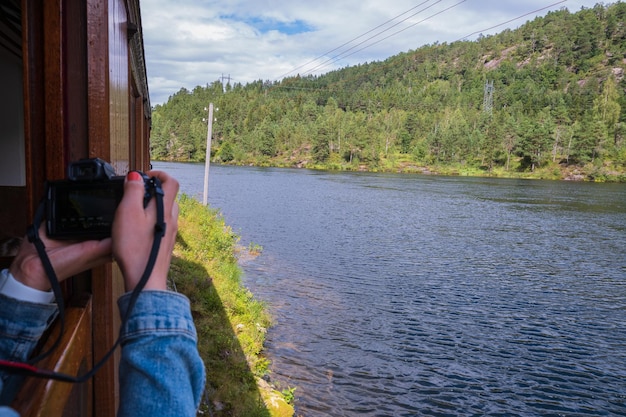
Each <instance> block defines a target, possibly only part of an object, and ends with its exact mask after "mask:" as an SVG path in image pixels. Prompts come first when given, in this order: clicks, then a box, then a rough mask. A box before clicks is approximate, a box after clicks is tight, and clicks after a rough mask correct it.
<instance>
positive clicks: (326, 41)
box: [140, 0, 613, 106]
mask: <svg viewBox="0 0 626 417" xmlns="http://www.w3.org/2000/svg"><path fill="white" fill-rule="evenodd" d="M597 3H604V4H610V3H613V1H605V2H601V1H596V0H565V1H560V0H524V1H519V0H386V1H380V0H317V1H311V0H222V1H216V0H142V1H141V5H140V7H141V15H142V26H143V36H144V48H145V58H146V67H147V72H148V86H149V91H150V101H151V104H152V105H153V106H154V105H157V104H163V103H165V102H167V100H168V98H169V97H170V96H171V95H173V94H175V93H176V92H178V91H179V90H180V89H181V88H183V87H184V88H187V89H189V90H192V89H193V88H195V87H196V86H199V85H200V86H206V85H207V84H211V83H213V82H215V81H222V82H224V83H227V82H229V81H230V83H231V84H233V83H241V84H246V83H249V82H253V81H257V80H263V81H266V80H269V81H279V80H281V79H283V78H284V77H286V76H295V75H298V74H300V75H310V74H312V75H320V74H324V73H327V72H329V71H332V70H336V69H339V68H344V67H347V66H353V65H357V64H361V63H366V62H373V61H383V60H385V59H387V58H389V57H391V56H393V55H397V54H399V53H401V52H408V51H411V50H415V49H418V48H420V47H421V46H424V45H429V44H433V43H436V42H439V43H444V42H446V43H451V42H455V41H457V40H461V39H467V40H475V39H476V38H477V37H478V36H479V34H483V35H490V34H495V33H499V32H502V31H503V30H505V29H507V28H510V29H514V28H516V27H519V26H520V25H522V24H524V23H525V22H527V21H528V20H532V19H534V18H535V17H536V16H543V15H545V14H546V13H548V12H549V11H553V10H560V9H562V8H567V9H568V10H569V11H570V12H577V11H579V10H580V9H581V8H582V7H585V8H593V7H594V6H595V5H596V4H597ZM540 9H541V10H540Z"/></svg>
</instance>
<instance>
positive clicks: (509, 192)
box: [155, 163, 626, 417]
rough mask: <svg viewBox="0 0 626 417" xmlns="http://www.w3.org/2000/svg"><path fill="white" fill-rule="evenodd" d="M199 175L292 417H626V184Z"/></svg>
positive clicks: (195, 178)
mask: <svg viewBox="0 0 626 417" xmlns="http://www.w3.org/2000/svg"><path fill="white" fill-rule="evenodd" d="M155 168H158V169H164V170H166V171H168V172H170V173H172V174H173V175H174V176H175V177H176V178H178V179H179V180H180V182H181V191H182V192H184V193H186V194H189V195H192V196H198V197H199V199H200V200H202V190H203V178H204V168H203V165H201V164H178V163H155ZM210 173H211V179H210V183H209V195H208V198H209V203H210V205H211V206H212V207H215V208H218V209H219V210H220V211H221V212H222V213H223V215H224V217H225V219H226V222H227V223H228V224H229V225H231V226H232V227H233V229H234V230H235V231H236V232H237V233H238V234H240V235H241V237H242V242H243V243H244V244H248V243H249V242H253V243H254V244H258V245H261V246H262V247H263V252H262V255H261V256H259V257H258V258H256V259H254V260H251V261H248V262H246V263H245V264H244V265H243V267H244V271H245V277H244V282H245V285H246V286H247V287H248V288H250V290H251V291H252V292H253V293H254V294H255V296H256V297H257V298H259V299H261V300H263V301H265V302H267V303H268V306H269V309H270V311H271V313H272V315H273V317H274V326H273V327H272V328H271V329H270V331H269V333H268V337H267V343H266V346H267V352H266V353H267V355H268V357H269V358H270V359H271V361H272V374H271V378H272V380H273V381H274V382H275V383H278V384H279V385H280V386H281V387H283V388H287V387H296V391H295V395H296V400H297V401H296V410H297V413H298V414H299V415H302V416H333V417H337V416H356V415H358V416H469V415H475V416H479V415H480V416H503V415H507V416H537V415H554V416H618V415H619V416H624V415H626V185H624V184H591V183H574V182H557V181H531V180H516V179H493V178H466V177H437V176H424V175H405V174H402V175H394V174H374V173H334V172H326V171H311V170H295V169H294V170H292V169H273V168H253V167H229V166H212V167H211V171H210Z"/></svg>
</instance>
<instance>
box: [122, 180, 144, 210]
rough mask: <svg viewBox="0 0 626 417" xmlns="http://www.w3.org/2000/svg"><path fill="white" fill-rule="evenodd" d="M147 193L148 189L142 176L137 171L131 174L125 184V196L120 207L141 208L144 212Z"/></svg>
mask: <svg viewBox="0 0 626 417" xmlns="http://www.w3.org/2000/svg"><path fill="white" fill-rule="evenodd" d="M145 192H146V189H145V185H144V180H143V177H142V176H141V174H140V173H139V172H137V171H131V172H129V173H128V175H127V176H126V181H125V182H124V196H123V198H122V201H121V202H120V205H124V207H125V208H126V209H129V208H135V207H141V210H143V198H144V194H145Z"/></svg>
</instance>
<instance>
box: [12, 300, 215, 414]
mask: <svg viewBox="0 0 626 417" xmlns="http://www.w3.org/2000/svg"><path fill="white" fill-rule="evenodd" d="M129 297H130V294H126V295H124V296H122V297H120V299H119V300H118V305H119V308H120V313H121V315H122V317H123V316H124V315H125V314H126V309H127V306H128V299H129ZM56 311H57V309H56V305H55V304H35V303H28V302H24V301H20V300H16V299H13V298H11V297H6V296H4V295H2V294H0V358H1V359H7V360H13V361H25V360H26V359H27V358H28V356H29V355H30V353H31V351H32V349H33V348H34V347H35V345H36V344H37V341H38V340H39V338H40V337H41V335H42V334H43V332H44V331H45V329H46V328H47V327H48V324H49V322H50V321H51V320H52V319H53V318H54V316H55V315H56ZM120 335H121V338H122V339H121V340H122V357H121V361H120V374H119V377H120V408H119V410H118V416H120V417H126V416H143V415H146V416H148V415H150V416H152V415H159V416H165V417H167V416H195V415H196V409H197V407H198V406H199V403H200V399H201V395H202V392H203V388H204V381H205V371H204V365H203V363H202V360H201V359H200V355H199V353H198V350H197V338H196V330H195V326H194V324H193V320H192V318H191V311H190V308H189V301H188V300H187V298H186V297H185V296H183V295H180V294H176V293H172V292H167V291H145V292H142V293H141V294H140V296H139V298H138V299H137V304H136V305H135V308H134V309H133V311H132V315H131V317H130V320H129V321H128V323H127V324H126V326H125V327H124V328H123V329H121V332H120ZM0 376H1V379H0V392H1V397H2V399H3V400H4V401H3V402H1V403H0V404H7V403H8V402H10V399H11V398H12V397H13V395H14V394H15V392H14V391H15V390H16V387H19V385H20V381H15V380H13V379H12V378H14V377H13V376H10V375H7V374H4V373H1V374H0ZM9 416H10V417H16V416H17V413H15V412H14V411H13V410H11V409H9V408H8V407H5V406H0V417H9Z"/></svg>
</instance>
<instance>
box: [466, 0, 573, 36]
mask: <svg viewBox="0 0 626 417" xmlns="http://www.w3.org/2000/svg"><path fill="white" fill-rule="evenodd" d="M566 1H567V0H561V1H558V2H556V3H552V4H551V5H549V6H546V7H542V8H541V9H537V10H533V11H532V12H528V13H526V14H523V15H521V16H517V17H515V18H513V19H511V20H507V21H506V22H502V23H499V24H497V25H495V26H491V27H490V28H487V29H483V30H477V31H476V32H472V33H470V34H469V35H465V36H463V37H462V38H460V39H457V40H456V41H455V42H458V41H461V40H463V39H467V38H469V37H470V36H474V35H476V34H478V33H483V32H487V31H489V30H492V29H495V28H497V27H500V26H503V25H506V24H507V23H511V22H514V21H516V20H519V19H521V18H522V17H526V16H528V15H531V14H534V13H538V12H541V11H544V10H546V9H549V8H551V7H554V6H556V5H558V4H561V3H565V2H566Z"/></svg>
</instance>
